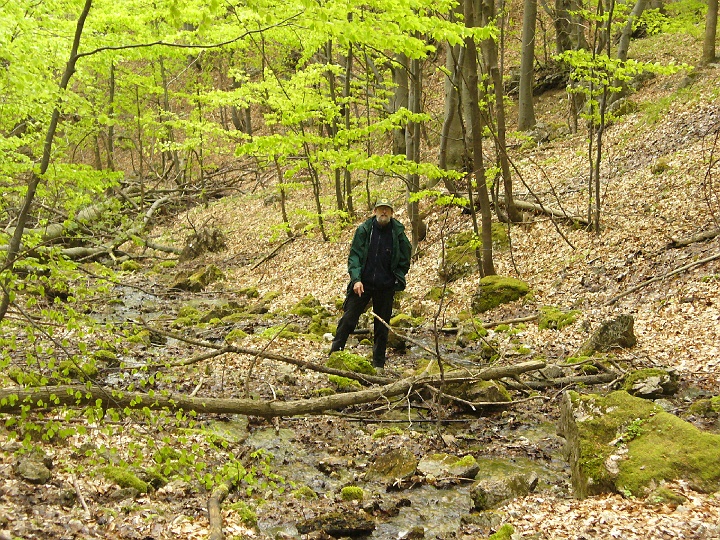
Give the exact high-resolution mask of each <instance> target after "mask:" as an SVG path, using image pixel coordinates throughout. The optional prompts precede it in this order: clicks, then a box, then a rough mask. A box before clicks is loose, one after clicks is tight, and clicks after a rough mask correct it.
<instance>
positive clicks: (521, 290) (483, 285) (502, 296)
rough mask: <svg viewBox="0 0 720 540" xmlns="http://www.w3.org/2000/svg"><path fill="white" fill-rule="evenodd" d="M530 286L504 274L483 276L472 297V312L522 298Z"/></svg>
mask: <svg viewBox="0 0 720 540" xmlns="http://www.w3.org/2000/svg"><path fill="white" fill-rule="evenodd" d="M528 292H530V288H529V287H528V284H527V283H525V282H524V281H520V280H519V279H515V278H512V277H505V276H485V277H484V278H482V279H481V280H480V285H479V287H478V290H477V291H476V292H475V294H474V295H473V298H472V312H473V313H484V312H486V311H489V310H491V309H493V308H495V307H497V306H499V305H500V304H506V303H508V302H513V301H515V300H517V299H518V298H522V297H523V296H525V295H526V294H527V293H528Z"/></svg>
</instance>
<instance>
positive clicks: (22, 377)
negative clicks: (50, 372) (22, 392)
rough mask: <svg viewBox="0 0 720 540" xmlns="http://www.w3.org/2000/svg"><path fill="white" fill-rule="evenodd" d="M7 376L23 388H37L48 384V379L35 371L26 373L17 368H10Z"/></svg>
mask: <svg viewBox="0 0 720 540" xmlns="http://www.w3.org/2000/svg"><path fill="white" fill-rule="evenodd" d="M5 374H6V375H7V376H8V377H9V378H10V379H12V380H13V381H15V382H16V383H18V384H19V385H21V386H33V387H36V386H43V385H45V384H47V379H45V378H44V377H43V376H42V375H40V374H39V373H36V372H34V371H24V370H22V369H20V368H19V367H17V366H10V367H9V368H7V371H6V372H5Z"/></svg>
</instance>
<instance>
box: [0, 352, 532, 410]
mask: <svg viewBox="0 0 720 540" xmlns="http://www.w3.org/2000/svg"><path fill="white" fill-rule="evenodd" d="M543 367H545V362H542V361H539V360H534V361H530V362H524V363H522V364H517V365H514V366H506V367H502V366H499V367H491V368H487V369H484V370H482V371H480V372H478V373H476V374H472V375H471V376H470V374H468V375H466V376H464V377H461V378H460V377H459V378H457V380H467V379H468V378H471V377H472V378H474V379H481V380H490V379H500V378H503V377H516V376H518V375H520V374H522V373H525V372H528V371H535V370H538V369H542V368H543ZM438 380H439V378H438V377H437V376H425V375H422V376H415V377H408V378H405V379H401V380H398V381H395V382H392V383H390V384H386V385H384V386H377V387H373V388H369V389H366V390H360V391H358V392H348V393H344V394H334V395H331V396H322V397H317V398H312V399H298V400H293V401H257V400H254V399H235V398H209V397H190V396H187V395H185V394H169V393H168V394H163V393H161V392H156V393H155V394H146V393H142V392H124V391H120V390H111V389H108V388H103V387H99V386H91V387H87V386H82V385H62V386H54V387H53V386H44V387H42V388H23V389H18V388H4V389H2V390H0V413H17V412H20V411H21V410H44V409H49V408H52V407H55V406H59V405H65V406H68V407H84V406H87V405H102V406H103V407H104V408H126V407H127V408H130V409H145V408H148V409H152V410H163V409H167V410H171V411H184V412H196V413H206V414H244V415H248V416H260V417H263V418H273V417H277V416H295V415H300V414H320V413H323V412H325V411H328V410H336V409H343V408H345V407H349V406H352V405H361V404H363V403H371V402H373V401H376V400H378V399H381V398H382V399H386V398H389V397H394V396H398V395H402V394H406V393H407V392H408V391H409V390H410V389H411V388H412V387H414V386H418V385H424V384H429V383H432V382H437V381H438ZM451 380H455V379H452V378H446V381H451Z"/></svg>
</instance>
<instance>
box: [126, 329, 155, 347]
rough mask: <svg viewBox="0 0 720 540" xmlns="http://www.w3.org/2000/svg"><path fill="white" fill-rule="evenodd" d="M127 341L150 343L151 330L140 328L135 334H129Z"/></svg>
mask: <svg viewBox="0 0 720 540" xmlns="http://www.w3.org/2000/svg"><path fill="white" fill-rule="evenodd" d="M127 341H128V342H129V343H138V344H140V345H150V331H149V330H139V331H137V332H135V333H134V334H130V335H129V336H127Z"/></svg>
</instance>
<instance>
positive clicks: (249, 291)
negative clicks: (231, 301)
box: [239, 287, 260, 298]
mask: <svg viewBox="0 0 720 540" xmlns="http://www.w3.org/2000/svg"><path fill="white" fill-rule="evenodd" d="M239 293H240V294H241V295H243V296H246V297H247V298H259V297H260V293H259V292H258V290H257V287H245V288H244V289H240V291H239Z"/></svg>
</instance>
